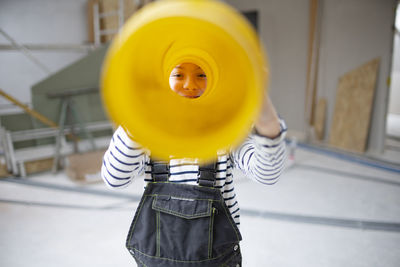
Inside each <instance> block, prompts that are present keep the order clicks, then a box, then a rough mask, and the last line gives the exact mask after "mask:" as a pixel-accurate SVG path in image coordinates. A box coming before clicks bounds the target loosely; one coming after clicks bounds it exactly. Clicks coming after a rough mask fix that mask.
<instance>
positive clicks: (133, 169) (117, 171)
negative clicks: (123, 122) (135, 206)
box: [101, 126, 146, 188]
mask: <svg viewBox="0 0 400 267" xmlns="http://www.w3.org/2000/svg"><path fill="white" fill-rule="evenodd" d="M145 159H146V154H145V152H144V150H143V149H142V148H141V147H140V145H139V144H137V143H135V142H134V141H133V140H132V139H131V138H130V137H129V136H128V135H127V134H126V132H125V130H124V129H123V128H122V127H121V126H120V127H118V129H117V130H116V131H115V133H114V135H113V137H112V139H111V142H110V145H109V147H108V149H107V151H106V152H105V154H104V157H103V165H102V167H101V177H102V178H103V180H104V182H105V184H106V185H107V186H109V187H111V188H122V187H126V186H127V185H129V184H130V183H131V182H132V179H133V178H134V177H137V176H140V175H142V174H144V164H145Z"/></svg>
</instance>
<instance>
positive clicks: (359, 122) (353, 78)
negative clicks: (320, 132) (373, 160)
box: [329, 59, 379, 153]
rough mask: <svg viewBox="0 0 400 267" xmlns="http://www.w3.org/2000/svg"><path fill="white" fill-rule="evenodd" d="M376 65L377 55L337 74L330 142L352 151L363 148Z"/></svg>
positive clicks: (360, 150) (372, 96)
mask: <svg viewBox="0 0 400 267" xmlns="http://www.w3.org/2000/svg"><path fill="white" fill-rule="evenodd" d="M378 66H379V59H374V60H372V61H370V62H368V63H366V64H364V65H362V66H361V67H359V68H357V69H355V70H353V71H351V72H349V73H347V74H345V75H343V76H342V77H340V79H339V84H338V89H337V94H336V104H335V110H334V115H333V120H332V125H331V131H330V140H329V143H330V145H332V146H334V147H337V148H341V149H344V150H348V151H352V152H360V153H362V152H365V150H366V144H367V139H368V133H369V126H370V121H371V111H372V106H373V98H374V94H375V88H376V80H377V72H378Z"/></svg>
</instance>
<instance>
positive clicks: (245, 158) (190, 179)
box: [101, 120, 286, 225]
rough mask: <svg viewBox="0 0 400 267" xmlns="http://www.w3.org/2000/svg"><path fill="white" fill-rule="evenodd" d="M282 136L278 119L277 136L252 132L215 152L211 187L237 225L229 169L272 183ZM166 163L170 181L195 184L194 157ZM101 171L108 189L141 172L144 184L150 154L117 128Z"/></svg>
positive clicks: (283, 153)
mask: <svg viewBox="0 0 400 267" xmlns="http://www.w3.org/2000/svg"><path fill="white" fill-rule="evenodd" d="M285 135H286V125H285V123H284V122H283V120H281V132H280V134H279V136H278V137H276V138H274V139H270V138H267V137H264V136H260V135H258V134H255V133H253V134H250V135H249V136H248V138H247V139H246V140H245V141H244V142H243V143H242V145H241V146H239V147H238V148H236V149H235V150H232V151H231V152H230V153H222V154H219V155H218V160H217V175H216V185H215V187H216V188H218V189H220V190H221V193H222V196H223V198H224V200H225V203H226V205H227V207H228V208H229V211H230V213H231V215H232V217H233V219H234V221H235V223H236V224H237V225H239V224H240V208H239V204H238V202H237V200H236V193H235V186H234V179H233V172H232V170H233V168H238V169H240V170H242V171H243V172H244V173H245V174H246V176H247V177H249V178H251V179H253V180H255V181H257V182H259V183H261V184H265V185H273V184H275V183H276V182H277V180H278V178H279V176H280V174H281V173H282V170H283V167H284V162H285V159H286V148H285V142H284V138H285ZM169 164H170V177H169V181H170V182H172V183H185V184H197V176H198V171H199V165H198V164H197V160H193V159H171V160H170V162H169ZM101 174H102V178H103V180H104V182H105V183H106V185H108V186H109V187H111V188H122V187H126V186H128V185H129V184H130V183H131V182H132V179H134V178H135V177H139V176H143V175H144V181H145V185H146V184H147V182H151V181H152V179H151V165H150V157H149V155H148V154H147V153H146V152H145V150H144V149H142V147H141V146H140V145H139V144H137V143H136V142H134V141H133V140H132V139H131V138H130V137H129V136H128V135H127V134H126V132H125V131H124V129H123V128H122V127H119V128H118V129H117V130H116V131H115V133H114V135H113V137H112V139H111V142H110V146H109V148H108V150H107V151H106V153H105V154H104V158H103V166H102V169H101Z"/></svg>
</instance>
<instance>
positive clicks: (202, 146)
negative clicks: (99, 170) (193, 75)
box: [102, 0, 268, 161]
mask: <svg viewBox="0 0 400 267" xmlns="http://www.w3.org/2000/svg"><path fill="white" fill-rule="evenodd" d="M185 62H190V63H194V64H197V65H198V66H200V67H201V68H202V69H203V70H204V71H205V73H206V75H207V89H206V91H205V93H204V94H203V95H202V96H201V97H199V98H196V99H188V98H184V97H181V96H179V95H177V94H175V93H174V92H173V91H172V90H171V89H170V87H169V83H168V79H169V76H170V73H171V71H172V69H173V68H174V67H175V66H176V65H178V64H181V63H185ZM267 80H268V68H267V61H266V57H265V53H264V51H263V48H262V45H261V42H260V41H259V40H258V38H257V35H256V33H255V32H254V30H253V28H252V26H251V25H250V24H249V23H248V22H247V21H246V19H245V18H244V17H242V15H241V14H240V13H238V12H236V11H235V10H234V9H232V8H231V7H229V6H227V5H226V4H224V3H222V2H218V1H213V0H186V1H184V0H164V1H157V2H154V3H151V4H149V5H147V6H146V7H144V8H143V9H141V10H140V11H139V12H137V13H136V14H135V15H134V16H133V17H131V18H130V19H129V20H128V21H127V23H126V24H125V26H124V27H123V28H122V30H121V32H120V33H119V35H118V36H117V37H116V38H115V39H114V41H113V43H112V45H111V47H110V49H109V51H108V53H107V57H106V60H105V63H104V66H103V75H102V96H103V101H104V104H105V106H106V109H107V111H108V114H109V116H110V117H111V119H112V120H114V121H115V122H116V123H117V124H121V125H123V126H124V127H125V128H126V129H127V130H128V131H129V132H130V133H131V134H132V135H133V136H134V138H135V140H136V141H137V142H139V143H140V144H141V145H143V146H144V147H145V148H147V149H149V150H150V151H151V153H152V156H155V157H157V158H160V159H169V158H170V157H179V158H181V157H188V158H199V159H202V160H205V161H207V160H211V159H213V158H215V157H216V155H217V151H220V150H223V149H228V148H230V147H231V146H236V145H238V144H240V142H242V141H243V139H244V138H245V137H246V136H247V134H248V132H249V130H250V129H251V126H252V124H253V122H254V120H255V118H256V116H257V115H258V112H259V110H260V108H261V102H262V97H263V94H264V92H265V89H266V83H267Z"/></svg>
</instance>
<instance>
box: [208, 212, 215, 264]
mask: <svg viewBox="0 0 400 267" xmlns="http://www.w3.org/2000/svg"><path fill="white" fill-rule="evenodd" d="M214 217H215V208H214V207H213V208H212V214H211V218H210V225H209V230H208V258H209V259H210V258H211V257H212V246H213V240H214Z"/></svg>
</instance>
